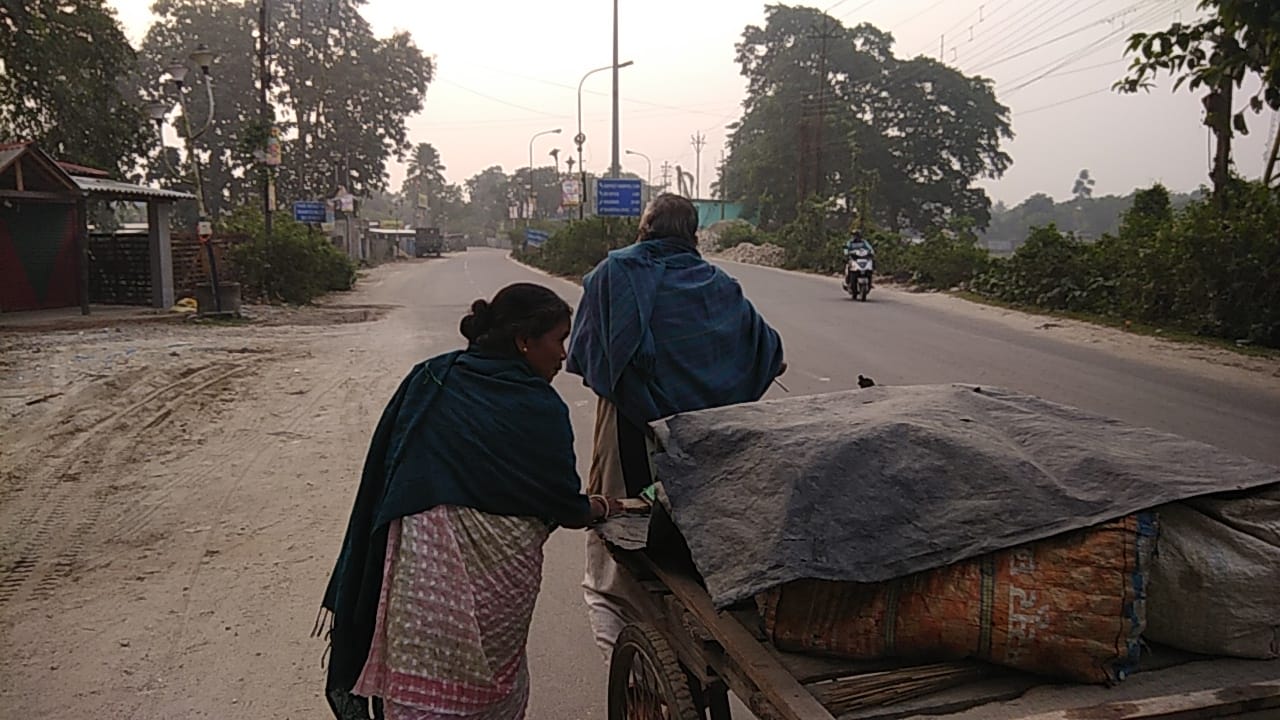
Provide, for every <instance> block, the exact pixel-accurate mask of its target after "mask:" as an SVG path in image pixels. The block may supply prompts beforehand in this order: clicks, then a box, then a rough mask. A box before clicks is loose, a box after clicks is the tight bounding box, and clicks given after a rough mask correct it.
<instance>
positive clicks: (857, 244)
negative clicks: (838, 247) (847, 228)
mask: <svg viewBox="0 0 1280 720" xmlns="http://www.w3.org/2000/svg"><path fill="white" fill-rule="evenodd" d="M855 250H866V251H867V254H868V255H870V256H871V257H875V256H876V251H875V249H874V248H872V247H871V243H869V242H867V241H866V240H865V239H863V237H862V231H861V230H854V231H853V237H851V238H849V240H848V242H846V243H845V244H844V256H845V258H846V259H848V258H850V257H852V256H853V252H854V251H855Z"/></svg>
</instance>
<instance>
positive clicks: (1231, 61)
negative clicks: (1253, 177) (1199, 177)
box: [1115, 0, 1280, 203]
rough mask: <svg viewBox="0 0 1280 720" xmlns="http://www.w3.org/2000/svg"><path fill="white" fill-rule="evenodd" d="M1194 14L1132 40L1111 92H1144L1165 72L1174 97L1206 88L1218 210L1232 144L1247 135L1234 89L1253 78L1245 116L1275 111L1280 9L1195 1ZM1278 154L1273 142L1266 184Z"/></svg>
mask: <svg viewBox="0 0 1280 720" xmlns="http://www.w3.org/2000/svg"><path fill="white" fill-rule="evenodd" d="M1199 8H1200V9H1201V10H1202V11H1205V12H1207V13H1209V16H1208V17H1207V18H1205V19H1204V20H1201V21H1200V22H1197V23H1194V24H1191V25H1185V24H1183V23H1180V22H1179V23H1174V24H1172V25H1170V26H1169V28H1168V29H1166V30H1162V31H1160V32H1155V33H1136V34H1134V35H1132V36H1131V37H1130V38H1129V46H1128V50H1127V53H1128V54H1130V55H1133V56H1134V59H1133V63H1132V65H1131V66H1130V68H1129V75H1128V76H1127V77H1125V78H1124V79H1122V80H1120V81H1119V82H1117V83H1116V86H1115V87H1116V89H1118V90H1120V91H1121V92H1126V93H1133V92H1137V91H1138V90H1150V89H1151V87H1152V85H1153V83H1152V80H1153V78H1155V77H1157V76H1159V75H1162V74H1165V73H1168V74H1169V75H1171V76H1173V77H1174V78H1175V80H1174V86H1173V87H1174V89H1175V90H1176V89H1178V88H1180V87H1182V86H1183V85H1184V84H1185V85H1186V86H1187V89H1189V90H1191V91H1195V90H1198V89H1200V88H1202V87H1203V88H1204V89H1205V91H1206V95H1205V97H1204V106H1205V111H1206V115H1205V124H1206V125H1208V126H1209V127H1210V128H1212V129H1213V132H1214V135H1216V136H1217V142H1218V152H1217V157H1216V159H1215V160H1214V167H1213V173H1212V177H1213V185H1214V192H1215V194H1216V195H1218V197H1219V202H1220V203H1221V202H1225V198H1226V195H1225V190H1226V186H1227V183H1228V179H1229V177H1230V164H1231V139H1232V137H1233V135H1234V134H1235V133H1237V132H1238V133H1240V134H1241V135H1244V134H1246V133H1248V132H1249V125H1248V121H1247V119H1246V116H1245V111H1244V110H1243V109H1242V110H1239V111H1237V110H1236V105H1235V103H1234V94H1235V90H1236V89H1238V88H1241V87H1243V85H1244V82H1245V80H1246V79H1247V78H1250V77H1253V76H1256V77H1257V79H1259V80H1260V81H1261V83H1260V84H1259V87H1258V90H1257V92H1255V93H1254V94H1253V95H1252V96H1250V97H1249V102H1248V109H1249V110H1252V111H1253V112H1255V113H1258V112H1261V111H1262V110H1263V109H1264V108H1266V107H1270V108H1271V109H1272V110H1280V8H1277V5H1276V3H1275V2H1274V1H1273V0H1200V4H1199ZM1277 153H1280V141H1276V142H1274V143H1273V145H1272V148H1271V153H1270V156H1269V158H1268V161H1267V169H1266V172H1265V175H1264V181H1265V182H1267V183H1268V184H1269V183H1270V182H1271V180H1272V178H1273V176H1274V173H1275V168H1276V157H1277Z"/></svg>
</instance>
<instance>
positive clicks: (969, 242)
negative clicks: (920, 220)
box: [876, 231, 990, 290]
mask: <svg viewBox="0 0 1280 720" xmlns="http://www.w3.org/2000/svg"><path fill="white" fill-rule="evenodd" d="M879 256H880V252H879V249H878V248H877V251H876V260H877V264H879V259H880V257H879ZM905 260H906V264H907V266H908V267H910V268H911V270H912V273H911V282H912V283H913V284H915V285H917V286H920V287H925V288H930V289H935V290H950V289H951V288H954V287H962V286H965V285H968V284H969V283H970V282H971V281H972V280H973V278H974V277H975V276H977V275H978V274H979V273H981V272H983V271H984V270H985V269H986V268H987V265H988V264H989V263H990V255H989V254H988V253H987V251H986V250H985V249H983V248H981V247H978V243H977V238H976V237H975V236H974V235H973V234H972V233H971V232H968V231H961V232H954V231H940V232H935V233H933V234H931V235H930V236H929V238H928V239H926V240H925V241H924V242H922V243H920V244H918V245H910V246H908V248H907V251H906V256H905Z"/></svg>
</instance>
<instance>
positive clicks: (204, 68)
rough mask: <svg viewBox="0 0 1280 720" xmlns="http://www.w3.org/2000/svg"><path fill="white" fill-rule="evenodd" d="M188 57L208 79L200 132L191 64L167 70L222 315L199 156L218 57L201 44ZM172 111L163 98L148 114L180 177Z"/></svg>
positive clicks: (150, 106) (148, 107)
mask: <svg viewBox="0 0 1280 720" xmlns="http://www.w3.org/2000/svg"><path fill="white" fill-rule="evenodd" d="M187 57H188V59H189V60H190V61H191V62H192V63H195V64H196V65H197V66H198V67H199V68H200V76H201V77H202V78H203V79H204V88H205V94H206V96H207V97H208V102H209V108H208V113H209V114H208V117H206V118H205V121H204V125H203V126H202V127H201V128H200V130H199V131H196V132H193V131H192V129H191V113H190V111H189V110H188V107H187V90H188V85H187V84H186V79H187V75H188V74H189V70H188V68H187V64H186V63H185V62H183V61H182V60H179V59H178V58H174V59H173V60H170V61H169V65H168V66H167V67H165V72H166V73H167V74H168V76H169V79H170V80H172V81H173V85H174V87H175V88H176V89H177V93H178V107H179V108H181V110H182V136H183V140H184V144H185V145H186V147H187V159H188V161H189V162H190V163H191V179H192V181H193V185H194V186H195V191H196V192H195V195H196V213H197V215H198V216H199V219H198V223H197V226H196V236H197V237H198V238H199V240H200V242H201V244H203V245H204V246H205V249H206V251H207V252H208V257H209V284H210V285H211V287H212V290H213V302H214V307H215V309H216V310H217V311H218V312H222V297H221V294H220V293H219V291H218V265H217V260H216V258H215V256H214V254H213V245H212V244H210V242H209V241H210V239H211V235H212V233H213V228H212V225H211V223H210V219H209V212H208V209H207V207H206V205H205V198H204V182H203V180H202V178H201V174H200V172H201V171H200V156H199V155H198V154H197V153H196V149H195V141H196V140H198V139H199V138H200V137H201V136H203V135H204V134H205V133H206V132H208V131H209V128H210V127H211V126H212V125H213V114H214V102H213V78H212V75H211V73H210V72H209V68H210V67H211V66H212V65H213V62H214V60H216V59H217V57H218V56H217V54H216V53H214V52H213V51H212V50H210V49H209V46H208V45H205V44H203V43H201V44H200V45H197V46H196V49H195V51H193V52H192V53H191V54H190V55H189V56H187ZM163 82H164V79H163V78H161V84H162V85H163ZM172 109H173V103H172V102H171V101H168V102H167V101H165V100H164V99H162V98H156V99H155V100H152V101H151V102H149V103H147V105H146V111H147V115H148V116H149V117H150V118H151V120H152V121H153V122H155V124H156V131H157V135H158V136H159V139H160V156H161V158H162V159H163V160H164V163H165V164H166V165H167V166H168V167H169V169H170V171H173V172H174V174H178V173H177V172H176V170H174V168H173V166H172V165H170V164H169V156H168V155H167V154H166V153H165V147H164V122H165V118H166V117H168V115H169V111H170V110H172Z"/></svg>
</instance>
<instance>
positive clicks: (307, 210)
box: [293, 200, 329, 223]
mask: <svg viewBox="0 0 1280 720" xmlns="http://www.w3.org/2000/svg"><path fill="white" fill-rule="evenodd" d="M328 210H329V209H328V207H327V204H326V203H325V202H324V201H321V200H298V201H297V202H295V203H294V204H293V219H294V220H297V221H298V222H300V223H322V222H325V221H326V220H327V219H328V217H327V216H328V214H329V213H328Z"/></svg>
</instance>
